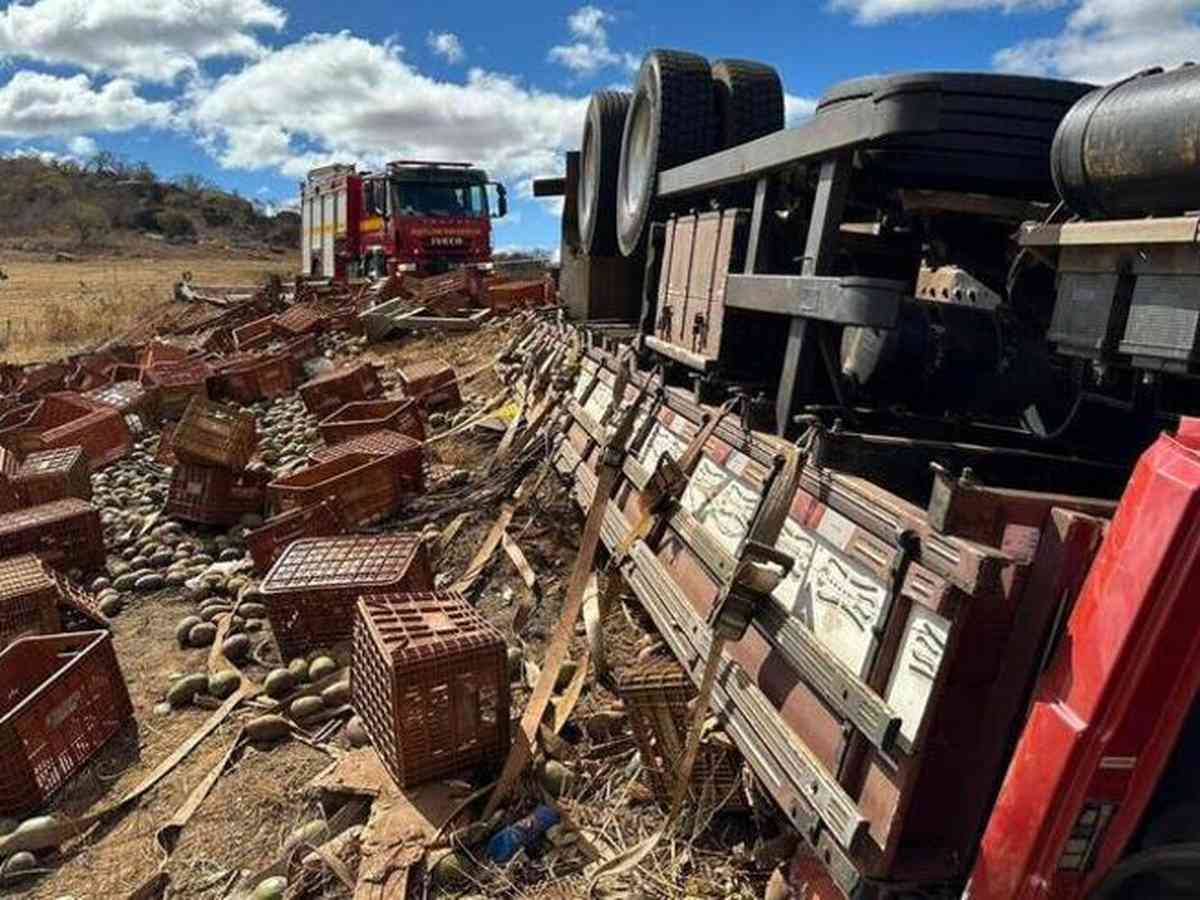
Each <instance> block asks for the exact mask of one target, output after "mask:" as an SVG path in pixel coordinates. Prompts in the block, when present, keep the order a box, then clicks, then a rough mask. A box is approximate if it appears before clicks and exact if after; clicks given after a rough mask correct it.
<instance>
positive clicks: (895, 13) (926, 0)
mask: <svg viewBox="0 0 1200 900" xmlns="http://www.w3.org/2000/svg"><path fill="white" fill-rule="evenodd" d="M1066 2H1067V0H831V2H830V4H829V8H830V9H831V10H834V11H835V12H849V13H853V14H854V18H855V21H857V22H859V23H860V24H863V25H876V24H878V23H880V22H886V21H888V20H889V19H898V18H901V17H903V16H928V15H936V14H938V13H947V12H977V11H979V10H984V9H999V10H1003V11H1004V12H1013V11H1015V10H1019V9H1052V8H1054V7H1056V6H1062V5H1063V4H1064V3H1066Z"/></svg>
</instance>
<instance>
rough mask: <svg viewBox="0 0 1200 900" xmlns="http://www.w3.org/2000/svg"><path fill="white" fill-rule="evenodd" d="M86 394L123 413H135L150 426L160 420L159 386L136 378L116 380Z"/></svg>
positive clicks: (87, 396) (97, 401) (146, 425)
mask: <svg viewBox="0 0 1200 900" xmlns="http://www.w3.org/2000/svg"><path fill="white" fill-rule="evenodd" d="M84 396H85V397H86V398H87V399H88V400H90V401H92V402H93V403H100V404H103V405H105V406H111V407H112V408H113V409H115V410H117V411H118V412H120V413H122V414H123V415H127V416H128V415H135V416H137V417H138V418H139V419H141V420H142V424H143V425H144V426H145V427H147V428H149V427H150V426H151V425H153V424H154V423H155V422H157V421H158V388H157V387H155V386H153V385H148V384H142V383H140V382H139V381H136V380H126V381H114V382H113V383H112V384H107V385H104V386H103V387H98V388H93V389H92V390H90V391H88V392H87V393H86V394H84Z"/></svg>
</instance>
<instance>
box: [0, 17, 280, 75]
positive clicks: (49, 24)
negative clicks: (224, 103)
mask: <svg viewBox="0 0 1200 900" xmlns="http://www.w3.org/2000/svg"><path fill="white" fill-rule="evenodd" d="M286 19H287V15H286V13H285V12H284V11H283V10H282V9H281V8H279V7H278V6H275V5H274V4H273V3H270V2H267V0H151V2H146V0H86V2H82V0H34V2H14V3H11V4H10V5H9V6H8V7H7V8H6V9H4V10H3V11H0V60H4V59H9V60H11V59H31V60H36V61H37V62H42V63H50V64H54V65H68V66H77V67H79V68H81V69H84V70H86V71H88V72H91V73H93V74H95V73H99V72H104V73H109V74H116V75H120V76H122V77H126V78H132V79H135V80H146V81H163V82H168V81H172V80H174V79H175V78H177V77H178V76H180V75H183V74H186V73H195V72H196V71H198V69H197V66H198V61H199V60H204V59H212V58H216V57H234V58H254V57H258V56H260V55H262V53H263V52H264V48H263V46H262V44H260V43H259V42H258V40H257V38H255V37H254V32H255V31H256V30H261V29H272V30H276V31H277V30H279V29H280V28H282V27H283V25H284V22H285V21H286Z"/></svg>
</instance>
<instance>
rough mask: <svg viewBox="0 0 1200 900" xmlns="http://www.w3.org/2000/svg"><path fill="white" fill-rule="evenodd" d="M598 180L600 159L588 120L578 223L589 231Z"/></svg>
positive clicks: (585, 130) (585, 128)
mask: <svg viewBox="0 0 1200 900" xmlns="http://www.w3.org/2000/svg"><path fill="white" fill-rule="evenodd" d="M599 180H600V160H599V154H598V153H597V152H596V133H595V131H594V130H593V129H592V123H591V122H588V123H587V125H585V126H584V130H583V180H582V184H580V186H579V187H580V190H579V225H580V227H581V228H582V229H583V231H584V232H585V233H586V232H588V231H590V230H591V229H590V223H591V221H592V214H593V210H594V209H595V208H596V192H597V190H599V187H598V184H597V182H598V181H599Z"/></svg>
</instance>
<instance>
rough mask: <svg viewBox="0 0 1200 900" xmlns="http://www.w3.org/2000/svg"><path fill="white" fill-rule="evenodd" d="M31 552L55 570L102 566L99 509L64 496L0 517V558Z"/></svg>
mask: <svg viewBox="0 0 1200 900" xmlns="http://www.w3.org/2000/svg"><path fill="white" fill-rule="evenodd" d="M22 553H33V554H35V555H36V556H37V557H38V558H39V559H42V560H44V561H45V562H47V563H49V564H50V565H51V566H53V567H54V568H56V569H74V568H79V569H83V570H84V571H85V572H86V571H90V570H92V569H99V568H100V567H101V566H103V565H104V532H103V530H102V529H101V527H100V510H98V509H97V508H96V507H94V506H92V504H90V503H88V502H87V501H85V500H79V499H76V498H75V497H68V498H67V499H66V500H55V501H54V502H53V503H43V504H42V505H41V506H31V507H29V508H28V509H20V510H17V511H16V512H11V513H6V514H5V515H0V559H3V558H4V557H8V556H19V555H20V554H22Z"/></svg>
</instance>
